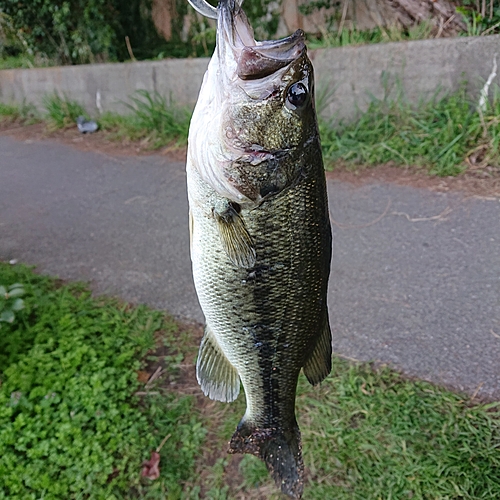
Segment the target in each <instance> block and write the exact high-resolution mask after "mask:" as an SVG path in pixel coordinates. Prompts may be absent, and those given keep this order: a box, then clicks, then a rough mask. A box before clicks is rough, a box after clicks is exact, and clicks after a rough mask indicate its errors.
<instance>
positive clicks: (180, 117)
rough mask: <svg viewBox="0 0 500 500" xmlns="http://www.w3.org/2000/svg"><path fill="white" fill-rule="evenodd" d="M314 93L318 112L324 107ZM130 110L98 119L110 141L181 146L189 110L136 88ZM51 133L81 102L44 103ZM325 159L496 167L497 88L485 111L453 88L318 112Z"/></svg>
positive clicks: (26, 115) (7, 110)
mask: <svg viewBox="0 0 500 500" xmlns="http://www.w3.org/2000/svg"><path fill="white" fill-rule="evenodd" d="M326 101H327V99H324V98H320V99H319V102H318V109H322V108H323V107H325V106H326V104H327V102H326ZM125 104H126V105H127V107H128V109H129V110H130V113H129V114H128V115H118V114H113V113H105V114H103V115H102V116H101V117H99V118H98V119H97V121H98V123H99V127H100V129H101V130H102V131H104V132H105V136H106V138H108V139H111V140H115V141H121V142H123V141H126V142H127V141H136V142H140V144H141V146H142V147H145V148H147V149H157V148H161V147H165V146H169V147H183V146H185V145H186V143H187V136H188V131H189V121H190V112H189V111H188V110H187V109H186V108H180V107H178V106H176V105H175V104H172V103H171V102H170V101H169V100H167V99H166V98H165V97H164V96H161V95H160V94H158V93H150V92H148V91H145V90H139V91H137V92H136V94H134V95H133V96H131V97H130V101H129V102H128V103H125ZM44 105H45V109H46V114H45V121H46V123H47V127H48V129H49V130H56V129H61V128H68V127H74V126H75V122H76V118H77V117H78V116H79V115H84V116H86V112H85V110H84V108H83V106H81V105H80V104H79V103H77V102H76V101H72V100H70V99H68V98H67V97H65V96H60V95H58V94H53V95H49V96H47V97H46V98H45V100H44ZM2 116H3V117H4V119H9V120H11V121H16V120H17V121H20V122H21V123H27V124H29V123H33V122H35V121H37V120H40V118H39V115H38V113H37V111H36V109H35V108H34V107H33V106H30V105H28V104H26V103H25V104H23V105H22V106H19V107H16V106H9V105H5V104H0V119H1V117H2ZM320 132H321V142H322V148H323V156H324V159H325V165H326V168H327V169H330V170H331V169H334V168H336V167H338V166H346V167H347V168H349V169H357V168H359V167H364V166H368V167H370V166H376V165H380V164H392V165H395V166H405V167H407V166H411V167H417V169H422V170H425V171H427V172H428V173H429V174H430V175H437V176H453V175H458V174H460V173H462V172H464V171H466V170H467V169H468V168H471V169H474V170H481V171H482V172H484V173H485V175H495V173H496V172H499V171H500V93H499V92H498V91H497V92H496V93H494V96H493V98H492V99H491V100H490V103H489V104H488V106H487V108H486V110H485V111H484V112H482V113H479V112H478V110H477V104H476V103H473V102H471V101H470V100H469V99H468V97H467V96H466V93H465V90H464V88H462V89H461V90H460V91H459V92H456V93H453V94H449V95H445V96H441V97H437V96H436V97H435V98H434V99H431V100H430V101H428V102H422V103H420V104H419V105H418V106H412V105H410V104H409V103H408V102H407V101H406V100H405V98H404V96H403V95H402V94H400V95H399V96H398V97H396V98H395V99H393V100H390V99H388V98H384V99H380V100H379V99H373V100H372V101H371V103H370V105H369V108H368V110H367V111H366V112H363V113H360V114H359V117H358V118H357V119H356V120H354V121H340V122H335V121H334V120H330V121H328V120H325V119H321V117H320Z"/></svg>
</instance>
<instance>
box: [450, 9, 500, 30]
mask: <svg viewBox="0 0 500 500" xmlns="http://www.w3.org/2000/svg"><path fill="white" fill-rule="evenodd" d="M460 3H461V5H460V6H459V7H457V12H458V13H459V14H462V16H463V18H464V20H465V22H466V24H467V33H466V34H467V35H469V36H477V35H486V34H489V35H492V34H494V33H500V3H499V2H498V1H495V0H488V2H481V3H479V2H476V0H461V2H460Z"/></svg>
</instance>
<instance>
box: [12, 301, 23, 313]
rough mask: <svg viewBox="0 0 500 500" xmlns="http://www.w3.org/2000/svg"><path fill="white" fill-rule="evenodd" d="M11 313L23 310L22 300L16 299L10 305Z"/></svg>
mask: <svg viewBox="0 0 500 500" xmlns="http://www.w3.org/2000/svg"><path fill="white" fill-rule="evenodd" d="M11 309H12V310H13V311H20V310H21V309H24V300H23V299H16V300H15V301H14V303H13V304H12V308H11Z"/></svg>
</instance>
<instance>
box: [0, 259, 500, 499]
mask: <svg viewBox="0 0 500 500" xmlns="http://www.w3.org/2000/svg"><path fill="white" fill-rule="evenodd" d="M16 283H20V284H22V285H23V287H22V288H23V290H24V294H23V295H22V298H23V300H24V306H25V307H24V309H21V310H19V309H18V308H14V307H13V308H12V310H13V311H14V314H15V318H14V320H13V322H12V323H5V322H3V323H0V380H1V384H0V478H1V479H0V498H9V499H14V500H15V499H23V500H24V499H29V498H41V497H43V498H46V499H61V500H62V499H67V498H107V499H118V498H127V499H129V498H144V499H155V498H156V499H160V498H161V499H163V498H168V499H178V498H185V499H193V500H196V499H201V498H210V499H214V500H216V499H219V500H223V499H230V498H246V499H252V498H254V499H257V498H259V497H262V496H264V497H266V498H276V499H277V498H279V496H278V494H277V492H276V489H275V487H274V485H273V484H272V482H271V481H270V480H269V476H268V473H267V471H266V469H265V466H264V465H263V464H262V463H261V462H260V461H258V460H257V459H255V457H251V456H245V457H243V458H242V459H241V460H240V461H238V457H229V456H228V455H226V453H225V450H226V447H227V441H228V439H229V438H230V436H231V434H232V432H233V431H234V428H235V427H236V424H237V422H238V421H239V419H240V418H241V416H242V415H243V413H244V406H245V405H244V398H243V397H240V398H239V399H238V401H236V402H235V403H233V404H231V405H227V404H222V403H216V402H209V401H208V400H207V399H206V398H204V397H203V396H201V393H197V394H198V399H197V400H195V399H194V398H193V396H191V395H186V394H185V393H184V390H183V389H182V388H183V387H186V385H185V384H184V385H183V384H182V382H183V381H182V379H181V376H180V372H179V369H180V368H179V367H180V363H188V364H189V366H190V369H189V372H188V373H191V372H192V371H193V367H192V363H193V360H192V353H193V350H194V349H196V344H197V342H198V339H197V336H196V335H194V334H193V332H192V331H189V330H185V329H184V330H179V327H178V325H176V324H175V323H174V322H173V321H172V320H171V319H168V318H165V317H164V315H163V314H161V313H159V312H155V311H151V310H149V309H147V308H145V307H131V306H128V305H126V304H122V303H120V302H118V301H116V300H111V299H106V298H102V297H99V298H92V297H91V296H90V294H89V292H88V291H87V290H86V289H85V288H84V287H83V286H82V285H79V284H69V285H63V284H61V283H60V282H58V281H56V280H53V279H50V278H47V277H43V276H39V275H37V274H34V273H33V272H32V271H31V270H30V269H28V268H26V267H24V266H19V265H16V266H9V265H7V264H3V263H0V285H2V286H3V287H4V288H5V289H6V290H8V289H9V287H11V288H10V289H11V290H14V289H19V286H17V285H16V286H15V287H13V285H15V284H16ZM14 299H15V300H17V297H15V298H14ZM7 300H9V299H7ZM160 352H162V353H163V354H162V355H161V356H159V353H160ZM183 360H184V361H183ZM158 365H162V366H164V367H165V370H166V372H165V375H164V378H163V379H162V380H161V381H160V383H158V384H157V385H156V386H155V387H150V388H149V391H150V392H149V395H148V396H135V395H134V394H135V393H136V391H142V392H148V389H145V387H144V381H143V382H139V380H138V374H141V373H142V374H143V373H144V371H149V372H152V371H154V369H155V367H156V366H158ZM189 377H191V378H193V377H192V373H191V375H189ZM172 382H177V383H175V384H172ZM188 382H189V384H191V383H192V381H191V380H190V381H188ZM177 387H180V389H179V390H176V389H175V388H177ZM189 387H190V391H191V386H189ZM197 401H198V402H197ZM297 412H298V420H299V424H300V426H301V430H302V437H303V453H304V461H305V464H306V486H305V492H304V498H308V499H324V498H336V499H339V500H342V499H345V500H351V499H355V500H357V499H359V500H366V499H370V500H371V499H379V498H380V499H384V500H385V499H390V498H393V499H403V498H412V499H422V500H424V499H450V500H451V499H456V500H458V499H464V500H465V499H470V500H473V499H474V500H475V499H481V498H482V499H492V498H500V403H490V404H478V403H477V402H473V401H471V400H470V399H469V398H466V397H463V396H461V395H458V394H455V393H453V392H450V391H448V390H445V389H442V388H438V387H435V386H433V385H431V384H428V383H425V382H420V381H414V380H408V379H407V378H405V377H403V376H401V375H400V374H398V373H396V372H394V371H391V370H390V369H388V368H387V367H378V368H377V367H374V366H371V365H369V364H362V363H359V364H353V363H350V362H348V361H346V360H343V359H341V358H334V363H333V371H332V374H331V375H330V376H329V377H328V378H327V379H326V381H325V382H323V383H322V384H321V386H320V387H317V388H312V387H311V386H310V385H309V384H308V383H307V382H306V381H305V379H304V378H303V377H301V379H300V381H299V388H298V396H297ZM166 436H169V438H168V439H167V441H166V442H165V445H164V447H163V448H162V449H161V465H160V466H161V475H160V477H159V478H158V479H156V480H154V481H151V480H148V479H145V478H141V477H140V470H141V463H142V461H143V460H145V459H148V458H149V454H150V451H151V450H152V449H155V448H156V447H157V446H158V445H159V443H160V442H161V441H162V440H163V438H164V437H166Z"/></svg>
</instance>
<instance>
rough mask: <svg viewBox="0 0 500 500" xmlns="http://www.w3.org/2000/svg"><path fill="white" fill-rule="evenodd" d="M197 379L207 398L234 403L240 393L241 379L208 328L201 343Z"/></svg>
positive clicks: (197, 363)
mask: <svg viewBox="0 0 500 500" xmlns="http://www.w3.org/2000/svg"><path fill="white" fill-rule="evenodd" d="M196 378H197V379H198V383H199V384H200V386H201V390H202V391H203V394H205V396H208V397H209V398H210V399H215V400H216V401H222V402H223V403H230V402H231V401H234V400H235V399H236V398H237V397H238V394H239V392H240V377H239V375H238V372H237V371H236V368H235V367H234V366H233V365H232V364H231V363H230V362H229V360H228V359H227V358H226V356H225V354H224V353H223V352H222V349H221V348H220V346H219V344H218V343H217V340H216V338H215V337H214V334H213V333H212V331H211V330H210V328H209V327H208V326H206V327H205V335H204V336H203V339H202V341H201V345H200V352H199V353H198V361H197V362H196Z"/></svg>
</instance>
